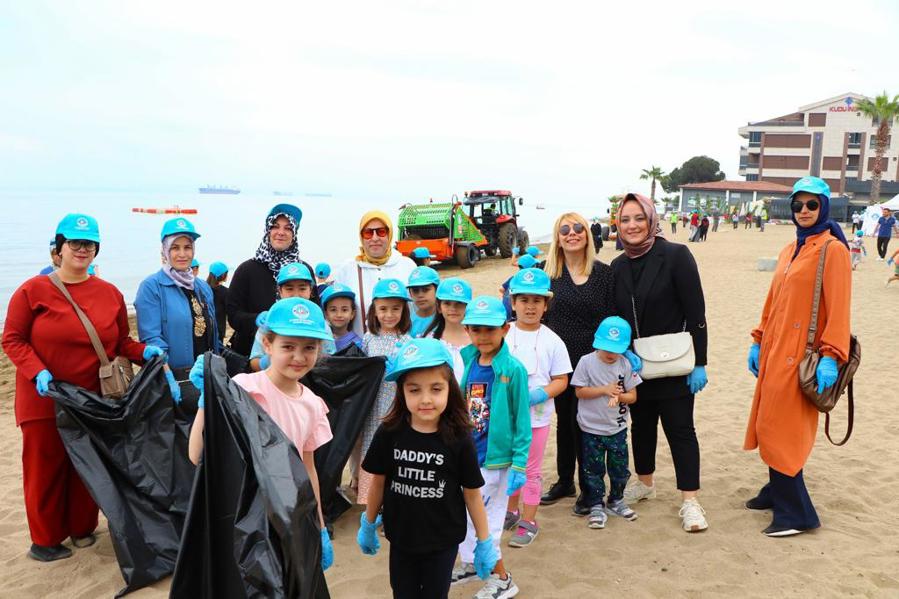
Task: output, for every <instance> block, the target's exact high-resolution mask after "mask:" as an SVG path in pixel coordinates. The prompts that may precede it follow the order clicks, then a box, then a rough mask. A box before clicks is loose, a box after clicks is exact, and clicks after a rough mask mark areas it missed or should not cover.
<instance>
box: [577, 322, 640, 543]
mask: <svg viewBox="0 0 899 599" xmlns="http://www.w3.org/2000/svg"><path fill="white" fill-rule="evenodd" d="M630 344H631V325H630V324H628V322H627V321H626V320H624V319H623V318H621V317H620V316H610V317H608V318H606V319H604V320H603V321H602V322H601V323H599V327H598V328H597V329H596V335H595V336H594V337H593V348H594V349H595V350H596V351H595V352H593V353H590V354H587V355H586V356H583V357H581V359H580V360H579V361H578V363H577V367H576V368H575V369H574V376H572V377H571V385H572V386H573V387H575V395H576V396H577V398H578V403H577V409H578V413H577V423H578V426H579V427H580V429H581V431H582V434H581V464H583V469H584V474H583V476H584V481H583V482H584V496H585V497H584V504H585V505H586V506H587V507H589V508H590V516H589V518H588V520H587V525H588V526H589V527H590V528H605V526H606V519H607V516H606V514H607V513H608V514H612V515H615V516H620V517H622V518H624V519H625V520H628V521H633V520H636V519H637V514H636V512H634V510H632V509H631V508H630V507H628V505H627V504H626V503H624V487H625V486H626V485H627V481H628V479H629V478H630V476H631V473H630V471H629V470H628V468H627V462H628V454H627V417H628V413H629V411H628V405H630V404H632V403H634V402H636V401H637V390H636V387H637V385H639V384H640V383H641V382H643V381H642V379H641V378H640V376H639V375H638V374H637V373H636V372H634V371H633V369H632V368H631V363H630V361H628V359H627V358H626V357H625V356H624V352H625V351H627V348H628V347H629V346H630ZM607 469H608V473H609V496H608V497H609V499H608V503H606V501H605V496H606V493H605V491H606V487H605V480H604V477H605V475H606V470H607ZM575 514H577V512H575Z"/></svg>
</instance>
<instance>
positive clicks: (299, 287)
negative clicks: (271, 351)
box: [250, 262, 312, 372]
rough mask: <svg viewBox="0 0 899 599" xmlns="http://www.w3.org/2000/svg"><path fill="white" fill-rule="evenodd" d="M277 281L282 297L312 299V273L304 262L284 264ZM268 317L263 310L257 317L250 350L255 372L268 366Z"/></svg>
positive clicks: (251, 365) (251, 362) (252, 367)
mask: <svg viewBox="0 0 899 599" xmlns="http://www.w3.org/2000/svg"><path fill="white" fill-rule="evenodd" d="M275 282H276V283H277V284H278V295H279V296H280V297H281V299H287V298H291V297H301V298H303V299H307V300H310V301H311V298H312V273H311V272H309V267H308V266H306V265H305V264H303V263H302V262H291V263H289V264H285V265H284V266H282V267H281V269H280V270H279V271H278V277H277V278H276V279H275ZM266 318H268V311H265V312H261V313H260V314H259V316H257V317H256V326H257V327H258V328H257V330H256V336H255V338H254V339H253V348H252V349H251V350H250V368H251V369H252V370H253V371H254V372H255V371H257V370H265V369H266V368H268V357H267V354H266V353H265V348H264V344H263V338H264V336H265V332H264V326H265V320H266Z"/></svg>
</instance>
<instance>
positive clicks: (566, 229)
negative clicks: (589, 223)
mask: <svg viewBox="0 0 899 599" xmlns="http://www.w3.org/2000/svg"><path fill="white" fill-rule="evenodd" d="M572 229H574V232H575V233H577V234H578V235H580V234H581V233H583V232H584V225H582V224H581V223H574V225H570V226H569V225H562V226H561V227H559V233H561V234H562V235H568V234H569V233H571V230H572Z"/></svg>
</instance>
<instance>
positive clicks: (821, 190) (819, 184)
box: [790, 177, 830, 200]
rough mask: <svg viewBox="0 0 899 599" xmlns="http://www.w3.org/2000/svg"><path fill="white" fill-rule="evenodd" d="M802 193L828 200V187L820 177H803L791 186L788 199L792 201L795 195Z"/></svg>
mask: <svg viewBox="0 0 899 599" xmlns="http://www.w3.org/2000/svg"><path fill="white" fill-rule="evenodd" d="M803 191H804V192H806V193H811V194H814V195H816V196H824V197H826V198H827V199H828V200H829V199H830V185H828V184H827V182H826V181H825V180H824V179H821V178H820V177H803V178H801V179H799V180H798V181H796V183H794V184H793V193H791V194H790V199H791V200H792V199H793V197H794V196H795V195H796V194H797V193H801V192H803Z"/></svg>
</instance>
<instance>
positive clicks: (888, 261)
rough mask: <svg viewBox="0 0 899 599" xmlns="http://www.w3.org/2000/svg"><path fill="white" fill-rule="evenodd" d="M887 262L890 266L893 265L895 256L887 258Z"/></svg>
mask: <svg viewBox="0 0 899 599" xmlns="http://www.w3.org/2000/svg"><path fill="white" fill-rule="evenodd" d="M887 264H889V265H890V266H892V265H893V257H892V256H890V259H889V260H887Z"/></svg>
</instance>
